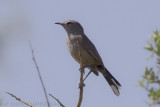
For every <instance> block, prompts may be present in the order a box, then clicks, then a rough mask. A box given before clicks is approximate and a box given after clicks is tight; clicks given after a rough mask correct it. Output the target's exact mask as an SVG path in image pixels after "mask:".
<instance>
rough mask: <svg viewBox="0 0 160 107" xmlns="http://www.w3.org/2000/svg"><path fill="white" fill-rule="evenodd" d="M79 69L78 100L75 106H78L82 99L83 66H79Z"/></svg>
mask: <svg viewBox="0 0 160 107" xmlns="http://www.w3.org/2000/svg"><path fill="white" fill-rule="evenodd" d="M80 70H81V76H80V83H79V89H80V91H79V100H78V104H77V107H80V106H81V103H82V99H83V86H84V84H83V73H84V67H83V66H81V68H80Z"/></svg>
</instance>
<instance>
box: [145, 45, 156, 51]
mask: <svg viewBox="0 0 160 107" xmlns="http://www.w3.org/2000/svg"><path fill="white" fill-rule="evenodd" d="M144 48H145V49H147V50H149V51H153V50H154V49H153V47H152V46H148V47H144Z"/></svg>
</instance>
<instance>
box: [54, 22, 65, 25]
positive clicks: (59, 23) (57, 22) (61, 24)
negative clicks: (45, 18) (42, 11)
mask: <svg viewBox="0 0 160 107" xmlns="http://www.w3.org/2000/svg"><path fill="white" fill-rule="evenodd" d="M55 24H58V25H64V23H60V22H56V23H55Z"/></svg>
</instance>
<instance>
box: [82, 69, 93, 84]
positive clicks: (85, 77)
mask: <svg viewBox="0 0 160 107" xmlns="http://www.w3.org/2000/svg"><path fill="white" fill-rule="evenodd" d="M91 72H92V71H89V73H88V74H87V75H86V77H85V78H84V79H83V82H84V81H85V80H86V79H87V77H88V76H89V74H90V73H91Z"/></svg>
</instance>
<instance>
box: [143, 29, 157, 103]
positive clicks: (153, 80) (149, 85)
mask: <svg viewBox="0 0 160 107" xmlns="http://www.w3.org/2000/svg"><path fill="white" fill-rule="evenodd" d="M148 44H149V45H148V46H147V47H145V49H147V50H148V51H150V52H151V53H152V55H155V56H156V60H157V62H156V67H146V68H145V73H144V76H143V80H142V81H140V85H141V87H143V88H144V89H146V90H147V92H148V97H149V98H150V99H151V101H152V102H151V103H150V104H151V105H160V76H159V73H160V35H159V32H158V31H155V32H154V35H152V36H151V40H150V41H149V43H148Z"/></svg>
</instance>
